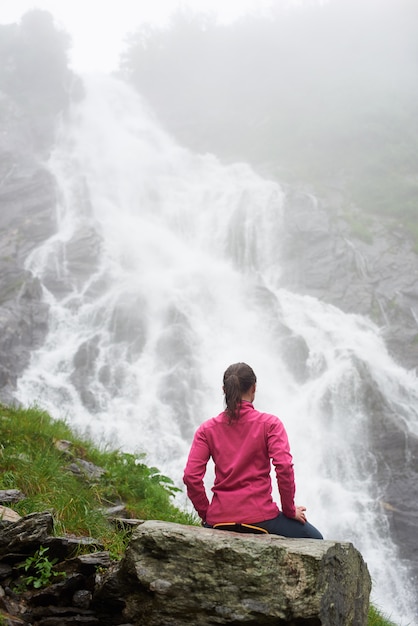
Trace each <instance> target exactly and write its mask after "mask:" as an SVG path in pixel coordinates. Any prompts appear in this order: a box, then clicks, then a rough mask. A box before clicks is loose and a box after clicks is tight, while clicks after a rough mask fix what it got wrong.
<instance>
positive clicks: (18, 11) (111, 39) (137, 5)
mask: <svg viewBox="0 0 418 626" xmlns="http://www.w3.org/2000/svg"><path fill="white" fill-rule="evenodd" d="M281 1H283V0H193V1H191V0H190V1H189V2H181V1H180V0H107V1H106V2H103V0H0V23H2V24H7V23H11V22H18V21H19V20H20V17H21V16H22V15H23V14H24V13H25V12H26V11H28V10H30V9H33V8H39V9H46V10H48V11H49V12H50V13H52V15H53V16H54V17H55V20H56V23H57V25H58V26H59V27H62V28H63V29H64V30H66V31H67V32H69V33H70V35H71V37H72V41H73V49H72V52H71V63H72V66H73V69H74V70H76V71H79V72H82V71H91V70H101V71H102V70H103V71H111V70H113V69H116V68H117V63H118V55H119V52H120V50H121V48H122V46H123V40H124V37H125V35H126V34H127V33H128V32H132V31H135V30H136V29H137V27H138V26H140V25H141V24H142V23H144V22H152V23H157V24H164V23H166V22H167V21H168V18H169V16H170V15H171V14H172V13H173V12H175V11H176V9H177V8H178V7H179V6H180V5H182V6H185V5H187V4H189V5H190V6H192V7H193V10H194V11H198V10H201V11H205V12H207V11H211V12H216V14H217V15H218V18H219V19H220V20H221V21H226V22H228V21H231V20H233V19H234V18H236V17H238V16H239V15H242V14H243V13H248V12H252V11H260V10H263V8H264V7H265V6H268V5H270V4H273V3H274V2H281Z"/></svg>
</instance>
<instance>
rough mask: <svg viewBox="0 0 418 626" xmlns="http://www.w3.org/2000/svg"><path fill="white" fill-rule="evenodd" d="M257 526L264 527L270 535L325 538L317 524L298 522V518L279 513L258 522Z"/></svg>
mask: <svg viewBox="0 0 418 626" xmlns="http://www.w3.org/2000/svg"><path fill="white" fill-rule="evenodd" d="M255 526H259V527H260V528H264V529H265V530H267V532H268V533H270V535H282V536H283V537H296V538H298V539H303V538H305V539H323V536H322V535H321V533H320V532H319V530H318V529H317V528H315V526H312V524H310V523H309V522H305V523H304V524H302V522H298V521H297V520H296V519H291V518H290V517H286V515H284V513H279V514H278V516H277V517H275V518H274V519H269V520H267V521H265V522H258V523H257V524H255Z"/></svg>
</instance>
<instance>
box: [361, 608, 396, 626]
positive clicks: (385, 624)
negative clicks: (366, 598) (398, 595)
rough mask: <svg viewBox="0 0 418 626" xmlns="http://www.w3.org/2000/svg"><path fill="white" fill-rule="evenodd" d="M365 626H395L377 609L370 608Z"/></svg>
mask: <svg viewBox="0 0 418 626" xmlns="http://www.w3.org/2000/svg"><path fill="white" fill-rule="evenodd" d="M367 626H396V624H395V623H394V622H391V621H390V620H389V619H388V618H386V617H385V616H384V615H383V613H381V612H380V611H379V610H378V609H376V608H375V607H373V606H371V607H370V610H369V619H368V621H367Z"/></svg>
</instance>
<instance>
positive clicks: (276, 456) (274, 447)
mask: <svg viewBox="0 0 418 626" xmlns="http://www.w3.org/2000/svg"><path fill="white" fill-rule="evenodd" d="M267 448H268V452H269V456H270V458H271V460H272V463H273V465H274V467H275V470H276V477H277V485H278V488H279V493H280V500H281V505H282V511H283V513H284V514H285V515H286V517H290V518H294V517H295V515H296V507H295V476H294V472H293V459H292V455H291V454H290V446H289V439H288V437H287V433H286V430H285V427H284V426H283V424H282V422H281V421H280V420H279V418H276V420H274V422H273V423H272V424H270V426H269V428H268V431H267Z"/></svg>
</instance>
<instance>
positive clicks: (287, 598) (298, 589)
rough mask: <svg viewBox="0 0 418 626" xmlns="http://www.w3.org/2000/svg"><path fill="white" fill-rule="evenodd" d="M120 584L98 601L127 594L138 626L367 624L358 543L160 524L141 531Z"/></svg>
mask: <svg viewBox="0 0 418 626" xmlns="http://www.w3.org/2000/svg"><path fill="white" fill-rule="evenodd" d="M118 578H119V584H118V585H115V584H114V579H113V581H107V585H106V584H104V586H103V588H102V590H101V593H100V592H99V594H98V596H97V597H96V601H101V600H107V601H108V602H112V590H113V595H114V596H115V597H114V599H116V596H119V599H120V591H121V590H122V589H123V600H124V603H125V608H124V610H123V615H124V617H125V620H126V621H129V622H130V623H132V624H134V625H135V626H142V625H143V626H145V625H146V626H157V625H158V626H163V625H164V626H186V625H187V624H191V625H193V626H204V625H209V624H211V625H213V624H241V625H243V624H245V625H250V626H262V625H263V624H274V625H275V626H278V625H284V624H289V625H290V624H294V625H296V624H305V625H311V626H314V625H315V626H317V625H318V626H319V625H324V626H344V625H347V626H348V625H350V626H353V625H355V626H361V625H362V624H367V614H368V607H369V594H370V589H371V581H370V576H369V573H368V569H367V566H366V564H365V563H364V561H363V559H362V557H361V555H360V553H359V552H358V551H357V550H356V549H355V548H354V547H353V545H352V544H351V543H339V542H334V541H318V540H314V539H286V538H283V537H279V536H276V535H247V534H239V533H234V532H226V531H217V530H209V529H205V528H201V527H195V526H183V525H180V524H173V523H167V522H159V521H147V522H145V523H144V524H143V525H141V526H139V527H138V528H137V529H136V530H135V532H134V534H133V537H132V540H131V542H130V544H129V547H128V549H127V551H126V555H125V557H124V559H123V560H122V562H121V565H120V569H119V572H118ZM115 594H116V595H115ZM104 607H105V605H103V608H104Z"/></svg>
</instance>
